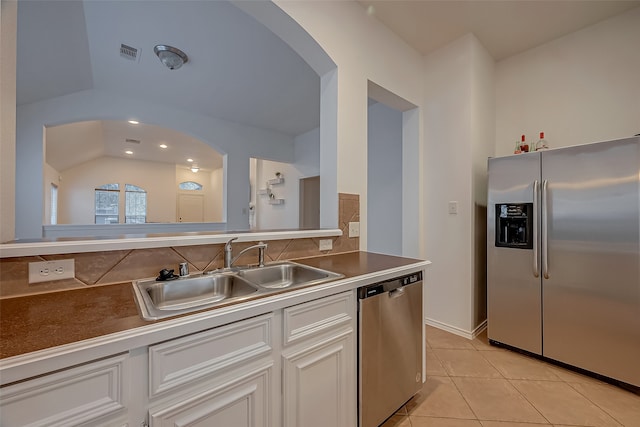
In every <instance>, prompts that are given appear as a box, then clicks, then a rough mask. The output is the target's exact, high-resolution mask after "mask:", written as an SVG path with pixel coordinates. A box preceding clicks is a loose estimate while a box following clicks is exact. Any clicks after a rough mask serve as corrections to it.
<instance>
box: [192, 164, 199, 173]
mask: <svg viewBox="0 0 640 427" xmlns="http://www.w3.org/2000/svg"><path fill="white" fill-rule="evenodd" d="M199 170H200V168H199V167H198V165H193V166H191V172H193V173H196V172H198V171H199Z"/></svg>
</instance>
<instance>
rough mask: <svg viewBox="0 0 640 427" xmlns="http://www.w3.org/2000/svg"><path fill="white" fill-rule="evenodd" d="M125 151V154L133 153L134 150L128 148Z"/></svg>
mask: <svg viewBox="0 0 640 427" xmlns="http://www.w3.org/2000/svg"><path fill="white" fill-rule="evenodd" d="M124 153H125V154H133V151H131V150H127V151H125V152H124Z"/></svg>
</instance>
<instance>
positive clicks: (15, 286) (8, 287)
mask: <svg viewBox="0 0 640 427" xmlns="http://www.w3.org/2000/svg"><path fill="white" fill-rule="evenodd" d="M338 204H339V216H338V221H339V227H340V229H341V230H342V233H343V235H342V236H339V237H333V238H332V240H333V249H332V250H330V251H320V249H319V240H320V239H318V238H304V239H285V240H271V241H268V242H267V243H268V247H267V250H266V254H265V261H267V262H270V261H280V260H288V259H293V258H303V257H309V256H316V255H322V254H331V253H341V252H351V251H356V250H358V249H359V247H360V239H359V238H357V237H355V238H349V237H348V236H349V230H348V229H349V222H353V221H360V197H359V195H357V194H344V193H340V194H339V203H338ZM255 243H257V242H242V243H234V252H235V253H236V254H237V253H240V251H241V250H242V249H244V248H246V247H248V246H251V245H253V244H255ZM223 248H224V245H223V244H215V245H196V246H176V247H165V248H154V249H132V250H116V251H102V252H87V253H69V254H57V255H42V256H29V257H15V258H4V259H0V297H11V296H18V295H27V294H34V293H42V292H50V291H57V290H62V289H73V288H79V287H84V286H94V285H103V284H109V283H121V282H129V281H132V280H135V279H140V278H146V277H155V276H157V275H158V272H159V271H160V270H162V269H163V268H169V269H174V270H175V272H176V274H177V272H178V265H179V264H180V263H181V262H188V263H189V270H190V272H192V273H195V272H199V271H205V270H211V269H216V268H220V267H222V263H223V256H224V255H223ZM68 258H73V259H74V260H75V278H73V279H65V280H58V281H55V282H42V283H35V284H31V285H30V284H29V283H28V271H29V263H30V262H35V261H50V260H58V259H68ZM257 259H258V256H257V252H254V251H249V252H247V253H246V254H244V255H242V256H241V257H240V258H239V259H238V260H237V261H236V265H249V264H256V263H257Z"/></svg>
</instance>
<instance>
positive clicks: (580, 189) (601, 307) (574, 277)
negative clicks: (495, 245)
mask: <svg viewBox="0 0 640 427" xmlns="http://www.w3.org/2000/svg"><path fill="white" fill-rule="evenodd" d="M542 170H543V179H545V180H547V190H546V194H545V199H546V201H547V203H546V206H547V207H546V209H545V210H546V213H545V214H546V218H547V221H546V222H547V229H548V232H547V239H546V242H545V243H546V245H545V243H543V250H544V249H545V246H546V247H548V250H547V251H546V259H544V260H543V261H545V263H543V265H544V264H546V265H547V266H548V268H547V270H548V271H547V274H546V276H547V277H546V278H545V279H544V280H543V310H544V311H543V324H544V331H543V332H544V334H543V336H544V352H543V354H544V355H545V356H547V357H549V358H552V359H555V360H559V361H561V362H565V363H568V364H571V365H574V366H578V367H581V368H583V369H587V370H589V371H593V372H596V373H599V374H602V375H606V376H608V377H612V378H616V379H619V380H622V381H625V382H628V383H631V384H635V385H638V386H640V369H638V360H640V316H639V313H640V243H639V240H640V217H639V208H638V207H639V206H640V183H639V174H640V138H630V139H626V140H621V141H611V142H603V143H597V144H589V145H583V146H578V147H571V148H566V149H562V150H550V151H548V152H545V153H543V155H542ZM543 256H545V255H544V253H543ZM547 260H548V262H546V261H547Z"/></svg>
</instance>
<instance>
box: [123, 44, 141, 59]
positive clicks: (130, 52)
mask: <svg viewBox="0 0 640 427" xmlns="http://www.w3.org/2000/svg"><path fill="white" fill-rule="evenodd" d="M120 56H122V57H123V58H126V59H128V60H130V61H137V60H138V49H137V48H135V47H131V46H127V45H126V44H124V43H123V44H120Z"/></svg>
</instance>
